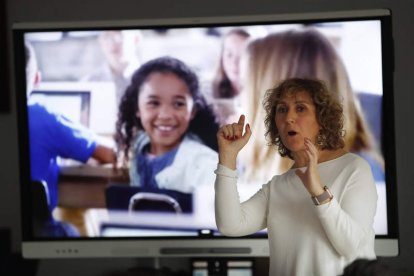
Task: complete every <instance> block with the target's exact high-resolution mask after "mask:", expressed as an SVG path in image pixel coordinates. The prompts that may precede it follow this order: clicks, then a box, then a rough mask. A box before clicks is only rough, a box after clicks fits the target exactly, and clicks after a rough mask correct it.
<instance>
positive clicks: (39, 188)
mask: <svg viewBox="0 0 414 276" xmlns="http://www.w3.org/2000/svg"><path fill="white" fill-rule="evenodd" d="M31 190H32V198H31V201H32V221H33V224H34V233H33V234H34V235H35V236H37V237H78V236H79V231H78V230H77V229H76V227H75V226H73V225H72V224H70V223H67V222H63V221H58V220H55V219H54V218H53V216H52V213H51V211H50V210H49V203H48V202H49V200H48V198H49V197H48V194H49V193H48V188H47V184H46V182H45V181H32V183H31Z"/></svg>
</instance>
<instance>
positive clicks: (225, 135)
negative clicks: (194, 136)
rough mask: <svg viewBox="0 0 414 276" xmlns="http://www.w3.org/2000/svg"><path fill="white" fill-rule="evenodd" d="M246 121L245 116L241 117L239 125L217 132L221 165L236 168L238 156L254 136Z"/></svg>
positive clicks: (230, 125)
mask: <svg viewBox="0 0 414 276" xmlns="http://www.w3.org/2000/svg"><path fill="white" fill-rule="evenodd" d="M244 121H245V116H244V115H240V118H239V121H238V122H237V123H233V124H228V125H224V126H222V127H221V128H220V129H219V131H218V132H217V141H218V146H219V163H220V164H222V165H224V166H227V167H229V168H231V169H235V168H236V158H237V155H238V153H239V152H240V150H241V149H242V148H243V147H244V146H245V145H246V144H247V142H248V141H249V139H250V136H251V134H252V132H251V130H250V126H249V124H247V125H246V127H245V126H244ZM243 130H244V133H243Z"/></svg>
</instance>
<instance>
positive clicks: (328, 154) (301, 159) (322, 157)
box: [292, 149, 347, 168]
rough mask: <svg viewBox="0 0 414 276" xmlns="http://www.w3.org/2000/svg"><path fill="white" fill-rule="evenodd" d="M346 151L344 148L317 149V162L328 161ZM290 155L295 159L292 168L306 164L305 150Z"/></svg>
mask: <svg viewBox="0 0 414 276" xmlns="http://www.w3.org/2000/svg"><path fill="white" fill-rule="evenodd" d="M346 153H347V152H346V151H345V150H344V149H337V150H318V164H319V163H322V162H326V161H329V160H333V159H335V158H338V157H340V156H342V155H344V154H346ZM292 156H293V160H294V161H295V163H294V164H293V166H292V168H301V167H306V166H307V160H308V156H307V154H306V151H300V152H296V153H292Z"/></svg>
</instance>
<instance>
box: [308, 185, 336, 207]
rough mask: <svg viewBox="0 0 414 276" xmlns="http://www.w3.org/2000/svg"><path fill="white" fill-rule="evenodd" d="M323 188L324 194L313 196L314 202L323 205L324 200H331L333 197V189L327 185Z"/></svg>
mask: <svg viewBox="0 0 414 276" xmlns="http://www.w3.org/2000/svg"><path fill="white" fill-rule="evenodd" d="M323 189H324V192H323V194H321V195H318V196H312V197H311V198H312V201H313V203H315V205H321V204H322V202H324V201H325V200H327V199H328V198H329V199H330V200H331V199H332V198H333V195H332V194H331V191H329V189H328V187H327V186H324V187H323Z"/></svg>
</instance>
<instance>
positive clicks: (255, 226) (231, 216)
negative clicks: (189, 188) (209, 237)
mask: <svg viewBox="0 0 414 276" xmlns="http://www.w3.org/2000/svg"><path fill="white" fill-rule="evenodd" d="M215 173H216V181H215V215H216V223H217V228H218V229H219V231H220V232H221V233H222V234H223V235H226V236H244V235H250V234H254V233H256V232H257V231H259V230H262V229H264V228H266V220H267V205H268V204H267V202H268V184H266V185H263V186H262V188H261V189H260V190H259V191H258V192H257V193H256V194H255V195H253V196H252V197H251V198H250V199H248V200H247V201H245V202H243V203H240V198H239V194H238V191H237V173H236V171H235V170H231V169H229V168H227V167H225V166H223V165H220V164H218V166H217V170H215Z"/></svg>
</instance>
